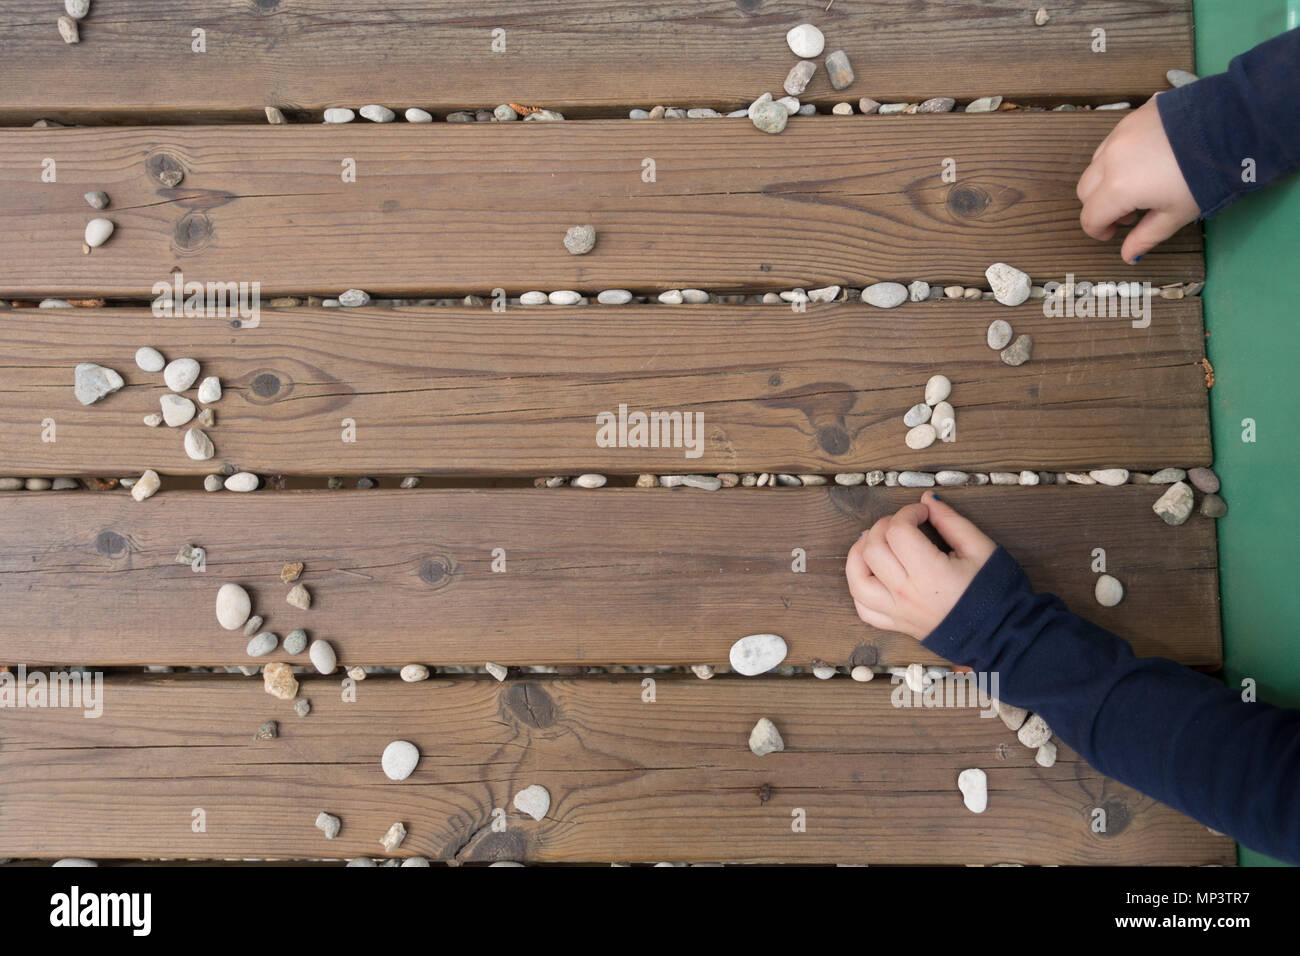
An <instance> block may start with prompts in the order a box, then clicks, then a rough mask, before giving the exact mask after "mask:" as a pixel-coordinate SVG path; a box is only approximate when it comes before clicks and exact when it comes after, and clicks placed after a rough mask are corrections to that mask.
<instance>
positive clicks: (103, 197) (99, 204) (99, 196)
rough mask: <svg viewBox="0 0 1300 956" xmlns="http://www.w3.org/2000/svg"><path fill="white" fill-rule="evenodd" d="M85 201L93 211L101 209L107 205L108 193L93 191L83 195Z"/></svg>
mask: <svg viewBox="0 0 1300 956" xmlns="http://www.w3.org/2000/svg"><path fill="white" fill-rule="evenodd" d="M84 198H85V200H86V202H87V203H89V204H90V206H91V207H92V208H94V209H103V208H104V207H106V206H107V205H108V193H106V192H104V191H102V190H98V189H96V190H93V191H92V192H88V193H86V195H85V197H84Z"/></svg>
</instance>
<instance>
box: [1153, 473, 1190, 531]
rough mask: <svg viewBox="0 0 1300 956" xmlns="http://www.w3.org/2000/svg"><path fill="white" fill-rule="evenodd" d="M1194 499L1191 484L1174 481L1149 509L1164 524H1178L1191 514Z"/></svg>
mask: <svg viewBox="0 0 1300 956" xmlns="http://www.w3.org/2000/svg"><path fill="white" fill-rule="evenodd" d="M1194 499H1195V495H1193V493H1192V489H1191V486H1190V485H1187V484H1186V483H1184V482H1181V481H1176V482H1174V483H1173V484H1172V485H1170V486H1169V488H1168V489H1167V490H1166V491H1165V493H1164V494H1163V495H1161V496H1160V497H1159V498H1157V499H1156V502H1155V504H1153V505H1152V506H1151V510H1152V511H1154V512H1155V513H1156V514H1158V515H1159V516H1160V518H1161V520H1163V521H1164V523H1165V524H1168V525H1175V526H1176V525H1180V524H1182V523H1183V522H1185V521H1186V520H1187V519H1188V517H1190V516H1191V513H1192V504H1193V503H1194Z"/></svg>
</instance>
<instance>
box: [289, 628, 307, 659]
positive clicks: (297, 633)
mask: <svg viewBox="0 0 1300 956" xmlns="http://www.w3.org/2000/svg"><path fill="white" fill-rule="evenodd" d="M306 649H307V632H306V631H304V630H303V629H302V628H300V627H298V628H294V629H293V630H292V631H290V632H289V633H288V634H286V635H285V636H284V652H285V653H286V654H301V653H302V652H303V651H305V650H306Z"/></svg>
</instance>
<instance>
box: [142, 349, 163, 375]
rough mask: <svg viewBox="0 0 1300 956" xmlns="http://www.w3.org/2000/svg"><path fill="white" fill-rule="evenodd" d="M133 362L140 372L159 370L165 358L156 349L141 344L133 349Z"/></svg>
mask: <svg viewBox="0 0 1300 956" xmlns="http://www.w3.org/2000/svg"><path fill="white" fill-rule="evenodd" d="M135 364H136V365H137V366H138V367H139V368H140V370H141V371H142V372H161V371H162V370H163V368H164V367H165V366H166V365H167V360H166V359H165V358H163V354H162V353H161V352H159V351H158V350H157V349H155V348H150V347H149V346H147V345H143V346H141V347H140V348H138V349H136V350H135Z"/></svg>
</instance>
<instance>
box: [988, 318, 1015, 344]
mask: <svg viewBox="0 0 1300 956" xmlns="http://www.w3.org/2000/svg"><path fill="white" fill-rule="evenodd" d="M987 341H988V343H989V348H991V349H993V350H994V351H995V352H1001V351H1002V350H1003V349H1004V348H1006V347H1007V346H1008V345H1010V344H1011V323H1010V322H1008V321H1007V320H1006V319H994V320H993V321H992V322H990V323H989V332H988V338H987Z"/></svg>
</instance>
